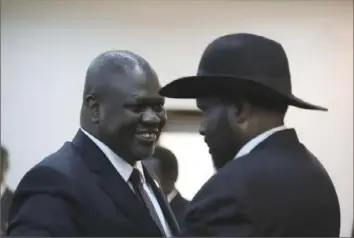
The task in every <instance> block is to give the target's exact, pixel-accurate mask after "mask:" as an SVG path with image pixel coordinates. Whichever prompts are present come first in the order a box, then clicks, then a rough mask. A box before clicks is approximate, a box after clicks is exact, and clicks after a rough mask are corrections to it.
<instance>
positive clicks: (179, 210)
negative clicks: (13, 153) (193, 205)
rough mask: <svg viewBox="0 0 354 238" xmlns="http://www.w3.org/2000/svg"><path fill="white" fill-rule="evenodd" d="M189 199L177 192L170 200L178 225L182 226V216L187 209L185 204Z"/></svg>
mask: <svg viewBox="0 0 354 238" xmlns="http://www.w3.org/2000/svg"><path fill="white" fill-rule="evenodd" d="M188 204H189V201H188V200H187V199H185V198H184V197H182V196H181V194H180V193H179V192H178V193H177V195H176V196H175V197H174V198H173V199H172V201H171V202H170V206H171V209H172V211H173V213H174V214H175V216H176V219H177V221H178V224H179V226H180V227H183V221H184V217H185V214H186V211H187V206H188Z"/></svg>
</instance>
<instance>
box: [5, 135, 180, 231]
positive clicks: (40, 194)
mask: <svg viewBox="0 0 354 238" xmlns="http://www.w3.org/2000/svg"><path fill="white" fill-rule="evenodd" d="M145 177H146V181H147V182H148V183H149V184H150V186H151V187H152V189H153V190H154V192H155V195H156V197H157V199H158V201H159V203H160V206H161V209H162V210H163V212H164V214H165V217H166V219H167V221H168V223H169V225H170V228H171V230H172V233H173V234H176V233H177V232H178V226H177V223H176V221H175V219H174V217H173V215H172V211H171V210H170V208H169V206H168V203H167V201H166V199H165V197H164V195H163V193H162V192H161V191H160V190H159V189H158V188H157V186H156V184H155V182H154V181H153V180H152V178H151V176H150V175H149V173H148V172H147V171H146V170H145ZM9 220H10V222H9V227H8V235H9V236H23V237H25V236H37V237H44V236H57V237H58V236H61V237H70V236H80V237H92V236H97V237H98V236H100V237H122V236H125V237H143V236H145V237H147V236H150V237H160V236H163V235H162V233H161V231H160V230H159V228H158V226H157V225H156V224H155V223H154V221H153V219H152V218H151V217H150V215H149V213H148V210H147V209H146V208H145V207H143V205H142V204H141V203H140V202H139V201H138V199H137V197H136V196H135V195H134V193H133V192H132V190H131V189H130V187H129V186H128V184H127V183H126V182H125V181H124V180H123V178H122V177H121V176H120V174H119V173H118V172H117V171H116V170H115V168H114V167H113V165H112V164H111V163H110V161H109V160H108V159H107V158H106V157H105V155H104V154H103V153H102V152H101V150H100V149H99V148H98V147H97V146H96V145H95V144H94V143H93V142H92V141H91V140H90V139H89V138H88V137H87V136H86V135H84V134H83V133H82V131H79V132H78V133H77V135H76V136H75V138H74V140H73V142H67V143H65V144H64V145H63V147H62V148H61V149H60V150H59V151H57V152H55V153H54V154H52V155H50V156H49V157H47V158H45V159H44V160H43V161H42V162H40V163H39V164H38V165H36V166H35V167H34V168H32V169H31V170H30V171H29V172H28V173H27V174H26V175H25V176H24V178H23V179H22V181H21V182H20V184H19V185H18V188H17V190H16V191H15V196H14V200H13V205H12V207H11V209H10V216H9Z"/></svg>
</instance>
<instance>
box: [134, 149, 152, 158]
mask: <svg viewBox="0 0 354 238" xmlns="http://www.w3.org/2000/svg"><path fill="white" fill-rule="evenodd" d="M154 151H155V146H144V147H141V146H139V148H135V150H134V155H135V158H137V160H144V159H148V158H151V157H152V155H153V154H154Z"/></svg>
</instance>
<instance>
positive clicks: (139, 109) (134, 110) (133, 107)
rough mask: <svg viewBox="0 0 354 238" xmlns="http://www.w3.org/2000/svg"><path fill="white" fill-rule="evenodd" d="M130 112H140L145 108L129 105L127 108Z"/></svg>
mask: <svg viewBox="0 0 354 238" xmlns="http://www.w3.org/2000/svg"><path fill="white" fill-rule="evenodd" d="M129 108H130V110H132V111H133V112H142V111H144V110H145V107H144V106H142V105H131V106H129Z"/></svg>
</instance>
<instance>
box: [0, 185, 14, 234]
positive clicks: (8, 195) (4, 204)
mask: <svg viewBox="0 0 354 238" xmlns="http://www.w3.org/2000/svg"><path fill="white" fill-rule="evenodd" d="M12 197H13V192H12V190H11V189H9V188H8V187H7V188H6V189H5V191H4V194H3V195H2V196H1V232H0V234H5V233H6V228H7V221H8V215H9V209H10V205H11V202H12Z"/></svg>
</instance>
